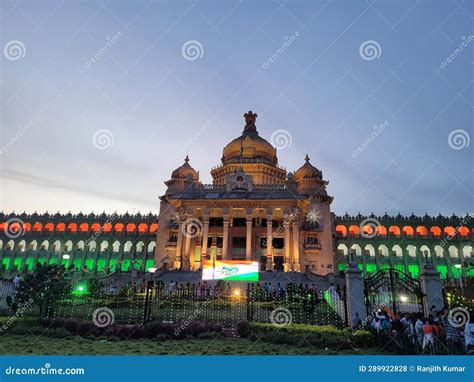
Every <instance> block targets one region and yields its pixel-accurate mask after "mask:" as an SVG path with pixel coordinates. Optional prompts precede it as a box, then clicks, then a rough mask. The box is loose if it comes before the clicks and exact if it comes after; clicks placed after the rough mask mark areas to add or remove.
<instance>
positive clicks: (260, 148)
mask: <svg viewBox="0 0 474 382" xmlns="http://www.w3.org/2000/svg"><path fill="white" fill-rule="evenodd" d="M244 117H245V123H246V124H245V127H244V131H243V132H242V135H241V136H240V137H238V138H235V139H234V140H232V141H231V142H230V143H229V144H228V145H227V146H226V147H224V152H223V155H222V163H224V164H226V163H231V162H238V161H239V160H240V159H241V158H242V159H244V160H245V161H253V160H254V161H255V162H257V161H263V162H268V163H269V164H273V165H276V164H277V163H278V160H277V156H276V149H275V148H274V147H273V146H272V145H271V144H270V143H269V142H268V141H266V140H265V139H263V138H261V137H260V136H259V135H258V131H257V128H256V126H255V120H256V118H257V114H254V113H253V112H252V111H249V112H248V113H245V114H244Z"/></svg>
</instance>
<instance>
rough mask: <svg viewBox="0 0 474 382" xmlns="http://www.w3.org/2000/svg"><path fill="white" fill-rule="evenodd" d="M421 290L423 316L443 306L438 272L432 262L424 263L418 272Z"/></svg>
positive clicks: (441, 286) (441, 287)
mask: <svg viewBox="0 0 474 382" xmlns="http://www.w3.org/2000/svg"><path fill="white" fill-rule="evenodd" d="M420 284H421V292H422V293H423V309H424V315H425V317H428V315H429V314H430V313H431V312H432V309H431V307H432V306H435V309H434V310H441V309H442V308H443V306H444V299H443V285H442V283H441V277H440V274H439V272H438V271H437V270H436V269H435V267H434V265H433V264H424V265H423V268H422V270H421V273H420Z"/></svg>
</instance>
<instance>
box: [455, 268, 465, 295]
mask: <svg viewBox="0 0 474 382" xmlns="http://www.w3.org/2000/svg"><path fill="white" fill-rule="evenodd" d="M454 267H455V268H456V269H459V272H460V273H459V282H460V284H461V293H462V294H463V296H464V284H463V280H462V264H456V265H454Z"/></svg>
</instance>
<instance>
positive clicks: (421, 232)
mask: <svg viewBox="0 0 474 382" xmlns="http://www.w3.org/2000/svg"><path fill="white" fill-rule="evenodd" d="M416 235H417V236H422V237H426V236H428V228H426V227H425V226H423V225H419V226H418V227H416Z"/></svg>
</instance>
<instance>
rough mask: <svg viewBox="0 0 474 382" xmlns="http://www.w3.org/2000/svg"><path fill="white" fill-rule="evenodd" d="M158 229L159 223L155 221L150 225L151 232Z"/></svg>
mask: <svg viewBox="0 0 474 382" xmlns="http://www.w3.org/2000/svg"><path fill="white" fill-rule="evenodd" d="M156 231H158V223H153V224H151V225H150V234H154V233H156Z"/></svg>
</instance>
